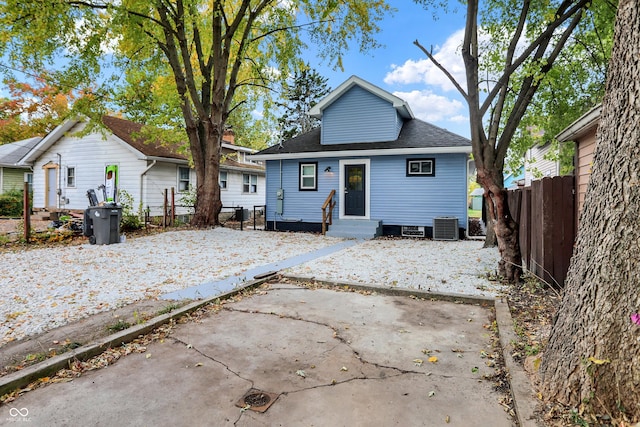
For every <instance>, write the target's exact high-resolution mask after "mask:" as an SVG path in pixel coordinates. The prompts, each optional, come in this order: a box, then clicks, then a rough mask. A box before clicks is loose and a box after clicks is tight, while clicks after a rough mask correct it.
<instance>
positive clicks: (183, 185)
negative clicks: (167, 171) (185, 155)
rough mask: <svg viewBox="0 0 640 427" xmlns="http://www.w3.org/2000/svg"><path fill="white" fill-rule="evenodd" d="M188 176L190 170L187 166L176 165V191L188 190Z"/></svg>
mask: <svg viewBox="0 0 640 427" xmlns="http://www.w3.org/2000/svg"><path fill="white" fill-rule="evenodd" d="M190 177H191V171H190V170H189V168H185V167H182V166H178V192H180V193H182V192H185V191H189V184H190V182H189V179H190Z"/></svg>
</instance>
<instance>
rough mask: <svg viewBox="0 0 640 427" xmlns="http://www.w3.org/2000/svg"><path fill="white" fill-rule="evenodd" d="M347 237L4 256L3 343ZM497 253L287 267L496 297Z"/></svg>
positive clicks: (231, 236) (412, 244) (475, 245)
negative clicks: (492, 278) (492, 276)
mask: <svg viewBox="0 0 640 427" xmlns="http://www.w3.org/2000/svg"><path fill="white" fill-rule="evenodd" d="M340 241H342V239H337V238H330V237H323V236H319V235H314V234H307V233H280V232H264V231H238V230H231V229H226V228H215V229H212V230H188V231H175V232H165V233H160V234H155V235H150V236H143V237H137V238H128V239H127V240H126V242H125V243H122V244H116V245H107V246H100V245H89V244H84V245H78V246H60V247H53V248H43V249H31V250H26V251H16V252H3V253H1V254H0V271H1V272H2V274H1V275H0V288H1V289H2V294H1V295H2V296H1V297H0V301H1V302H2V304H1V305H0V347H1V346H3V345H4V344H6V343H8V342H11V341H14V340H18V339H21V338H24V337H25V336H29V335H34V334H38V333H41V332H44V331H47V330H50V329H52V328H55V327H58V326H61V325H64V324H66V323H69V322H71V321H74V320H77V319H80V318H83V317H86V316H89V315H92V314H95V313H98V312H102V311H107V310H111V309H113V308H116V307H121V306H124V305H127V304H130V303H132V302H134V301H138V300H141V299H155V298H158V297H159V296H160V295H163V294H166V293H169V292H172V291H176V290H179V289H185V288H189V287H192V286H196V285H198V284H201V283H204V282H211V281H215V280H222V279H224V278H227V277H229V276H238V275H240V274H241V273H242V272H243V271H246V270H248V269H251V268H254V267H258V266H261V265H265V264H269V263H272V262H274V261H278V260H283V259H286V258H291V257H293V256H296V255H300V254H301V253H307V252H311V251H314V250H317V249H320V248H323V247H327V246H330V245H333V244H335V243H338V242H340ZM497 262H498V252H497V249H482V242H479V241H460V242H437V241H431V240H409V239H377V240H372V241H365V242H362V243H360V244H358V245H355V246H352V247H350V248H348V249H343V250H342V251H340V252H337V253H334V254H333V255H329V256H326V257H323V258H319V259H316V260H314V261H311V262H307V263H305V264H302V265H299V266H296V267H293V268H290V269H288V270H286V271H285V273H287V274H293V275H296V276H306V277H315V278H317V279H326V280H334V281H341V282H353V283H367V284H370V285H378V286H392V287H394V286H395V287H406V288H415V289H422V290H428V289H430V290H432V291H438V292H450V293H463V294H471V295H495V294H496V293H497V292H499V290H500V289H499V287H498V286H497V285H496V284H495V283H493V282H490V281H489V280H487V279H486V274H487V273H488V272H491V271H493V270H494V269H495V266H496V265H497Z"/></svg>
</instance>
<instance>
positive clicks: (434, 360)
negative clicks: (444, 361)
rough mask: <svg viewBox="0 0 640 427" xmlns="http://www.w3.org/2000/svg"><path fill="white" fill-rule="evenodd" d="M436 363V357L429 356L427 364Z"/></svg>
mask: <svg viewBox="0 0 640 427" xmlns="http://www.w3.org/2000/svg"><path fill="white" fill-rule="evenodd" d="M437 361H438V357H437V356H431V357H430V358H429V362H431V363H436V362H437Z"/></svg>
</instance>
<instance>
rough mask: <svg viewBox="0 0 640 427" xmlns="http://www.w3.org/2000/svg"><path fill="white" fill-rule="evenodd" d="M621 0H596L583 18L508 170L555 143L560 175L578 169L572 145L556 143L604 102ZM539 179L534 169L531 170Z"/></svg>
mask: <svg viewBox="0 0 640 427" xmlns="http://www.w3.org/2000/svg"><path fill="white" fill-rule="evenodd" d="M616 6H617V1H593V2H592V4H591V7H590V8H589V9H587V10H586V11H585V16H584V18H583V19H582V20H581V21H580V23H579V24H578V26H577V28H576V30H575V32H574V33H573V35H572V36H571V38H570V39H569V40H568V41H567V45H566V46H565V48H564V49H563V50H562V51H561V52H560V55H559V56H558V59H556V61H555V64H554V66H553V68H551V69H550V70H549V72H548V73H547V74H546V75H545V76H544V79H543V81H542V82H541V84H540V88H539V89H538V91H537V93H536V95H535V97H534V99H533V101H532V102H531V104H530V105H529V107H528V108H527V111H526V113H525V115H524V116H523V118H522V120H521V122H520V125H519V126H518V129H517V131H516V133H515V134H514V137H513V139H512V141H511V144H510V146H509V153H508V156H507V159H506V164H505V169H507V170H509V171H515V170H517V169H518V168H519V167H520V166H522V164H523V161H524V155H525V152H526V151H527V149H529V148H531V147H532V146H534V145H536V144H546V143H549V142H551V143H552V144H553V146H554V147H553V149H552V150H551V154H550V156H551V158H549V160H559V161H560V165H561V170H560V172H561V174H567V173H571V172H572V170H573V153H574V150H573V146H572V145H570V144H558V142H557V141H556V140H555V139H554V138H555V136H556V135H558V134H559V133H560V132H561V131H562V130H563V129H564V128H566V127H567V126H569V125H570V124H571V123H572V122H574V121H575V120H576V119H578V118H579V117H580V116H581V115H582V114H583V113H585V112H586V111H588V110H589V109H591V108H592V107H594V106H595V105H597V104H598V103H600V102H601V101H602V97H603V95H604V83H605V79H606V74H607V65H608V63H609V59H610V57H611V47H612V44H613V28H614V21H615V14H616V10H617V7H616ZM532 172H533V173H534V175H535V171H532Z"/></svg>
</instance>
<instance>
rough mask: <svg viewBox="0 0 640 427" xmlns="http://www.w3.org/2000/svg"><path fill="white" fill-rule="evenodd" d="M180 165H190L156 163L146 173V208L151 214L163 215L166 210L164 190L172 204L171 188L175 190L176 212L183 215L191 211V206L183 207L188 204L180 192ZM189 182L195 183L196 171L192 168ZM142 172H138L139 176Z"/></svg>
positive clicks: (192, 184)
mask: <svg viewBox="0 0 640 427" xmlns="http://www.w3.org/2000/svg"><path fill="white" fill-rule="evenodd" d="M178 167H188V166H187V165H179V164H175V163H166V162H163V163H160V162H158V163H156V165H155V166H154V167H152V168H151V169H150V170H149V171H148V172H147V173H146V175H145V182H144V189H143V191H144V199H145V206H144V207H143V208H144V209H146V208H147V207H148V208H149V212H150V214H151V216H161V215H163V212H164V192H165V190H166V191H167V203H168V204H169V205H170V204H171V188H173V190H174V197H175V204H176V214H178V215H182V214H186V213H189V212H190V208H188V207H183V206H182V205H184V204H186V203H184V202H183V201H182V196H183V193H180V192H178ZM189 172H190V174H189V182H190V185H191V186H194V185H195V177H196V174H195V171H194V170H193V169H191V170H190V171H189ZM139 175H140V174H138V176H139Z"/></svg>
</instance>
